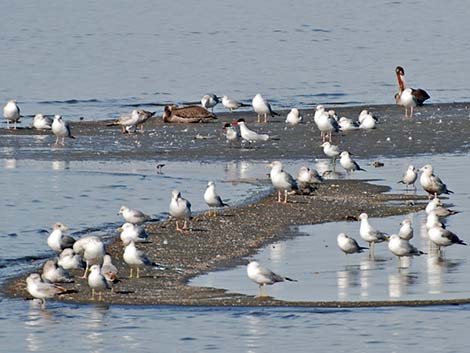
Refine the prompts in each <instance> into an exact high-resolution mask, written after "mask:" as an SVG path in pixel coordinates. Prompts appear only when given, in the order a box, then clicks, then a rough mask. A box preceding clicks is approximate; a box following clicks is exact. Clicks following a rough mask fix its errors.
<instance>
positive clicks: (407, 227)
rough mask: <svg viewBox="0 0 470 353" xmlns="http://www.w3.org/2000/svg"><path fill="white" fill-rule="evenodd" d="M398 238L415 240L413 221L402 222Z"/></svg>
mask: <svg viewBox="0 0 470 353" xmlns="http://www.w3.org/2000/svg"><path fill="white" fill-rule="evenodd" d="M398 236H399V237H400V238H401V239H404V240H410V239H411V238H413V227H412V226H411V221H410V220H409V219H404V220H403V221H401V223H400V230H399V231H398Z"/></svg>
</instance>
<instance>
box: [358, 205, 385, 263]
mask: <svg viewBox="0 0 470 353" xmlns="http://www.w3.org/2000/svg"><path fill="white" fill-rule="evenodd" d="M359 220H360V221H361V226H360V228H359V235H360V236H361V238H362V239H363V240H364V241H366V242H367V243H369V251H370V252H369V254H370V255H371V256H374V247H375V246H374V245H375V243H382V242H383V241H385V240H387V236H386V235H387V233H384V232H380V231H378V230H376V229H375V228H374V227H372V226H371V225H370V223H369V217H368V215H367V213H361V214H360V215H359Z"/></svg>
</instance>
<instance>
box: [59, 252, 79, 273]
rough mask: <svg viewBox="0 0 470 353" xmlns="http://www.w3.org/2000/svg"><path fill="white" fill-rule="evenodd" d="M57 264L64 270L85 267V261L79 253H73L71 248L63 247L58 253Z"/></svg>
mask: <svg viewBox="0 0 470 353" xmlns="http://www.w3.org/2000/svg"><path fill="white" fill-rule="evenodd" d="M57 264H58V265H59V266H61V267H62V268H63V269H64V270H75V269H80V268H85V263H84V262H83V259H82V257H81V256H80V255H78V254H75V253H74V251H73V249H69V248H67V249H64V250H62V252H61V253H60V255H59V260H58V261H57Z"/></svg>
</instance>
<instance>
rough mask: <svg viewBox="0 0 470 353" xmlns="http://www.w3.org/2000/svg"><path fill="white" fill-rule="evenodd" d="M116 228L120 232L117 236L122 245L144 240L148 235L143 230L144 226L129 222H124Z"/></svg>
mask: <svg viewBox="0 0 470 353" xmlns="http://www.w3.org/2000/svg"><path fill="white" fill-rule="evenodd" d="M117 230H118V231H120V232H121V234H120V235H119V238H120V239H121V241H122V243H123V244H124V246H126V245H128V244H129V243H130V242H131V241H133V242H135V243H141V242H144V241H146V240H147V238H148V236H149V235H148V233H147V232H146V231H145V227H144V226H139V225H137V224H132V223H129V222H126V223H124V224H123V225H122V226H121V227H119V228H118V229H117Z"/></svg>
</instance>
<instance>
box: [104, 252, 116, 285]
mask: <svg viewBox="0 0 470 353" xmlns="http://www.w3.org/2000/svg"><path fill="white" fill-rule="evenodd" d="M101 274H102V275H103V277H104V278H105V280H106V283H107V284H108V287H110V288H111V292H113V285H114V283H115V282H116V281H117V280H118V277H117V274H118V269H117V267H116V266H114V264H113V262H112V259H111V255H108V254H106V255H104V256H103V265H102V266H101Z"/></svg>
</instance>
